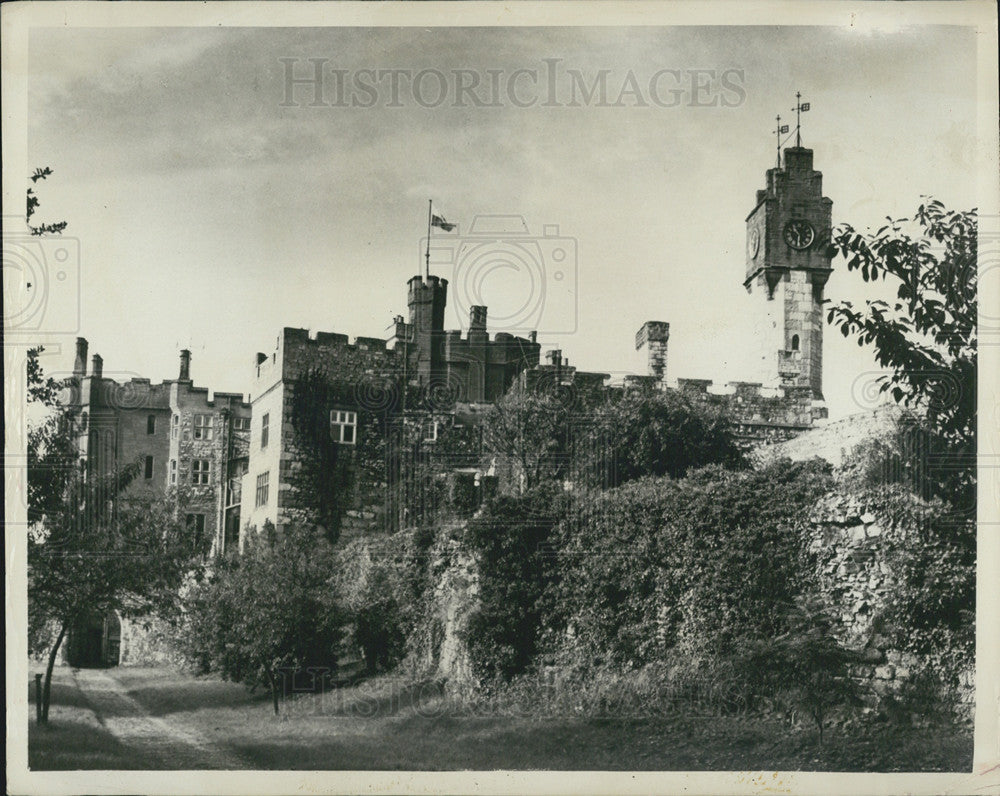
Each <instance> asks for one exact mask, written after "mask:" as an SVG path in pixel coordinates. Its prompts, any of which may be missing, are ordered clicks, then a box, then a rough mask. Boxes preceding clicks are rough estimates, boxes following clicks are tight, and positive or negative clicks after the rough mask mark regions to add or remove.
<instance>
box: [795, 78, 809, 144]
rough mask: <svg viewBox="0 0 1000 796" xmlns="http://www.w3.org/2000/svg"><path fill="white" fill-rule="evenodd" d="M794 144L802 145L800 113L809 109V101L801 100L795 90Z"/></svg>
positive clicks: (800, 96) (800, 95) (799, 94)
mask: <svg viewBox="0 0 1000 796" xmlns="http://www.w3.org/2000/svg"><path fill="white" fill-rule="evenodd" d="M792 110H793V111H795V146H797V147H801V146H802V114H803V113H805V112H806V111H808V110H809V103H808V102H803V101H802V94H801V93H800V92H798V91H796V92H795V107H794V108H792Z"/></svg>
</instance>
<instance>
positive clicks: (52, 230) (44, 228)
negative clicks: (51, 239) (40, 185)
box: [25, 166, 67, 235]
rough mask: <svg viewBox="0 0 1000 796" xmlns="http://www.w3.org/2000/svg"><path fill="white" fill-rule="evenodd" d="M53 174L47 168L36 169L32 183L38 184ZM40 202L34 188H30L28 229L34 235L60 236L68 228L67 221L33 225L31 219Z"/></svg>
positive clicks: (26, 218) (26, 216)
mask: <svg viewBox="0 0 1000 796" xmlns="http://www.w3.org/2000/svg"><path fill="white" fill-rule="evenodd" d="M51 174H52V169H50V168H49V167H48V166H46V167H45V168H43V169H35V173H34V174H32V175H31V182H32V183H33V184H34V183H37V182H38V181H39V180H44V179H45V178H46V177H48V176H50V175H51ZM38 207H39V201H38V195H37V194H36V193H35V189H34V188H28V210H27V213H26V214H25V221H27V223H28V229H29V230H30V231H31V234H32V235H47V234H54V235H58V234H59V233H61V232H62V231H63V230H64V229H66V227H67V223H66V222H65V221H57V222H55V223H52V224H48V223H43V224H38V225H32V223H31V217H32V216H33V215H34V214H35V212H36V211H37V210H38Z"/></svg>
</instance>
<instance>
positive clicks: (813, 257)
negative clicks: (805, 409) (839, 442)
mask: <svg viewBox="0 0 1000 796" xmlns="http://www.w3.org/2000/svg"><path fill="white" fill-rule="evenodd" d="M832 208H833V202H832V201H831V200H829V199H827V198H826V197H825V196H823V175H822V173H820V172H818V171H814V170H813V152H812V150H811V149H806V148H804V147H802V146H794V147H786V148H785V150H784V162H783V163H780V162H779V164H778V166H777V167H775V168H773V169H768V170H767V187H766V188H764V189H763V190H760V191H757V201H756V204H755V207H754V208H753V210H752V211H751V212H750V215H748V216H747V219H746V224H747V260H746V264H747V267H746V279H745V280H744V282H743V286H744V287H745V288H746V289H747V292H748V293H750V294H751V295H752V296H755V297H756V298H757V301H758V302H762V303H763V304H764V308H763V309H764V312H762V313H761V328H760V330H759V334H760V336H759V338H758V339H760V340H761V343H762V345H763V350H762V352H761V362H760V364H761V367H762V371H763V373H762V375H763V378H764V383H765V384H769V385H775V386H784V387H795V386H799V387H809V388H810V390H811V392H812V397H813V398H814V399H816V400H822V399H823V325H824V324H823V287H824V285H826V281H827V279H829V277H830V271H831V266H830V259H831V256H832V252H831V250H830V218H831V212H832Z"/></svg>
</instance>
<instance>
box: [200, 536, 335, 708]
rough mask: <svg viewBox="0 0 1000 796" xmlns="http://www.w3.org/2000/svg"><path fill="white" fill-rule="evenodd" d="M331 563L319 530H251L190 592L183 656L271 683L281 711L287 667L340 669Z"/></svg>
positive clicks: (252, 684) (228, 675)
mask: <svg viewBox="0 0 1000 796" xmlns="http://www.w3.org/2000/svg"><path fill="white" fill-rule="evenodd" d="M332 561H333V556H332V548H331V547H330V544H329V542H327V541H326V538H325V536H324V534H323V533H322V532H321V531H315V530H313V529H306V528H301V527H296V526H289V527H287V528H285V529H284V530H282V531H281V532H277V531H275V530H274V529H273V526H271V527H270V528H268V529H267V530H265V531H264V532H262V533H260V534H251V535H250V536H248V538H247V540H246V544H245V547H244V550H243V552H242V554H241V555H239V556H233V557H231V558H227V559H220V560H218V561H217V562H216V563H215V564H214V566H213V568H212V570H211V572H210V573H209V574H208V576H207V577H206V579H205V580H204V581H202V583H201V584H199V585H197V586H194V587H192V589H191V591H190V592H189V594H188V595H187V599H186V608H187V611H186V618H185V621H186V628H185V632H184V633H183V638H184V639H185V642H184V649H183V652H184V653H185V656H186V657H187V658H188V659H189V660H191V661H193V662H194V663H195V664H196V665H198V666H200V667H201V668H202V669H205V670H209V671H215V672H218V673H219V674H221V675H222V676H223V677H224V678H225V679H227V680H232V681H234V682H241V683H245V684H246V685H247V686H248V687H249V688H250V689H251V690H254V689H256V688H257V687H258V686H261V685H267V686H269V687H270V688H271V692H272V696H273V701H274V712H275V713H277V712H278V696H279V690H280V688H279V687H280V686H282V685H283V682H284V676H285V674H286V673H289V672H294V671H296V670H299V669H304V668H306V667H318V668H320V669H323V670H326V671H328V672H332V671H333V670H334V669H335V667H336V664H337V656H336V650H337V646H338V642H339V639H340V627H341V625H342V624H343V621H344V617H343V612H342V611H341V610H340V608H339V607H338V606H337V605H336V604H335V602H334V601H333V600H331V596H330V594H331V590H330V589H329V588H328V584H327V580H328V578H329V576H330V572H331V571H332Z"/></svg>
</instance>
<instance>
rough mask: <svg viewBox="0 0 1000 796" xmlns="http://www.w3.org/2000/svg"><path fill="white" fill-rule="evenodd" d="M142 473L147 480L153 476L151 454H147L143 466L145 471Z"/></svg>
mask: <svg viewBox="0 0 1000 796" xmlns="http://www.w3.org/2000/svg"><path fill="white" fill-rule="evenodd" d="M143 475H145V477H146V479H147V480H148V479H150V478H152V477H153V457H152V456H147V457H146V466H145V472H144V473H143Z"/></svg>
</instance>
